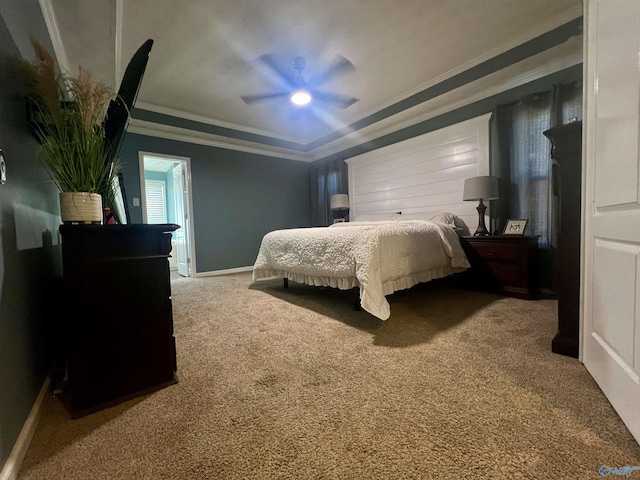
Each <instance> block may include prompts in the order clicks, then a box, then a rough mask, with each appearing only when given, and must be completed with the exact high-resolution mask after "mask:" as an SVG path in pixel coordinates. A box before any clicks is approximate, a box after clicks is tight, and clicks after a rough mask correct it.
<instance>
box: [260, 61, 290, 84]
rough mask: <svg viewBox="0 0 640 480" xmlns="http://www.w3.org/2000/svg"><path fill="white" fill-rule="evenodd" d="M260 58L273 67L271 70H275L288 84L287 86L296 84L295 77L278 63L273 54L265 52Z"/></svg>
mask: <svg viewBox="0 0 640 480" xmlns="http://www.w3.org/2000/svg"><path fill="white" fill-rule="evenodd" d="M259 58H260V61H262V62H263V63H264V64H266V65H267V66H269V68H271V70H273V71H274V72H275V73H276V74H277V75H278V77H280V79H281V80H283V81H284V82H285V83H286V84H287V86H289V87H290V88H293V87H294V86H295V80H294V78H293V77H292V76H291V75H290V74H289V73H288V72H287V71H285V70H283V69H282V68H281V67H280V65H278V63H277V62H276V61H275V59H274V58H273V56H272V55H268V54H265V55H261V56H260V57H259Z"/></svg>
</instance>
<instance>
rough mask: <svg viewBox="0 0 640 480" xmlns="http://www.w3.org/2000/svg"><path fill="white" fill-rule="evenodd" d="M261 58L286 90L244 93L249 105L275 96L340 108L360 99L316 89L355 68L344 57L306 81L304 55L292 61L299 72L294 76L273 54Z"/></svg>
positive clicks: (299, 102)
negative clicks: (303, 73)
mask: <svg viewBox="0 0 640 480" xmlns="http://www.w3.org/2000/svg"><path fill="white" fill-rule="evenodd" d="M260 60H261V61H262V62H263V63H265V64H266V65H267V66H269V67H270V68H271V69H272V70H273V71H274V72H275V73H276V74H277V75H278V77H280V79H282V80H283V81H284V82H285V84H286V86H287V89H286V90H281V91H278V92H271V93H263V94H258V95H242V96H241V98H242V100H244V102H245V103H246V104H248V105H251V104H253V103H256V102H261V101H264V100H272V99H275V98H283V97H289V99H290V100H291V102H292V103H294V104H296V105H299V106H304V105H307V104H308V103H310V102H311V101H313V100H318V101H321V102H326V103H329V104H331V105H334V106H336V107H338V108H347V107H350V106H351V105H353V104H354V103H356V102H357V101H358V99H357V98H355V97H349V96H347V95H341V94H339V93H329V92H321V91H319V90H316V89H317V88H318V87H319V86H320V85H322V84H323V83H325V82H326V81H328V80H329V79H331V78H333V77H334V76H336V75H338V74H345V73H348V72H351V71H353V70H355V67H354V66H353V64H352V63H351V62H350V61H349V60H347V59H346V58H344V57H338V59H337V60H336V61H335V62H334V64H333V65H331V66H330V67H329V68H328V69H327V70H326V71H325V72H324V73H322V74H320V75H318V76H317V77H316V78H314V79H312V80H310V81H308V82H307V81H305V79H304V78H303V76H302V70H304V67H305V66H306V60H305V59H304V58H303V57H295V58H294V59H293V61H292V62H291V63H292V65H293V69H294V70H295V71H296V72H298V73H297V74H296V75H295V76H294V77H292V76H291V75H290V74H289V73H288V72H286V71H285V70H283V69H282V68H281V67H280V66H279V65H278V64H277V63H276V62H275V60H274V58H273V56H271V55H262V56H261V57H260Z"/></svg>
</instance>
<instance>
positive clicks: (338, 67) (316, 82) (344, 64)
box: [307, 56, 356, 88]
mask: <svg viewBox="0 0 640 480" xmlns="http://www.w3.org/2000/svg"><path fill="white" fill-rule="evenodd" d="M355 69H356V67H354V66H353V63H351V62H350V61H349V60H347V59H346V58H344V57H342V56H338V59H337V60H336V61H335V62H334V63H333V65H331V66H330V67H329V68H328V69H327V70H326V71H325V72H324V73H321V74H320V75H318V76H317V77H315V78H314V79H312V80H311V81H309V82H307V85H308V86H309V87H310V88H315V87H319V86H320V85H322V84H323V83H324V82H326V81H327V80H329V79H331V78H333V77H335V76H337V75H344V74H346V73H349V72H352V71H354V70H355Z"/></svg>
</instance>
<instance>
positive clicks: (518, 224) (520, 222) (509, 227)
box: [502, 218, 529, 235]
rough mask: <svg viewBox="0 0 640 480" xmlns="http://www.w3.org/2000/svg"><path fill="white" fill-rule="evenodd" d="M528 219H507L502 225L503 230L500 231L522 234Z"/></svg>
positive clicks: (507, 233)
mask: <svg viewBox="0 0 640 480" xmlns="http://www.w3.org/2000/svg"><path fill="white" fill-rule="evenodd" d="M528 222H529V220H527V219H526V218H522V219H517V220H507V223H506V224H505V226H504V230H503V231H502V234H503V235H524V231H525V229H526V228H527V223H528Z"/></svg>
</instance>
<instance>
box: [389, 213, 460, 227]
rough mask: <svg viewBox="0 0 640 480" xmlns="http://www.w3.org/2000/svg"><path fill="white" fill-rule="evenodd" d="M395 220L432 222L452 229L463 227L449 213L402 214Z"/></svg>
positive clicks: (454, 215) (452, 214)
mask: <svg viewBox="0 0 640 480" xmlns="http://www.w3.org/2000/svg"><path fill="white" fill-rule="evenodd" d="M395 220H430V221H432V222H438V223H445V224H447V225H451V226H452V227H464V222H463V221H462V220H461V219H460V218H458V216H457V215H456V214H454V213H449V212H420V213H403V214H402V215H398V216H397V217H396V218H395Z"/></svg>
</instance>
